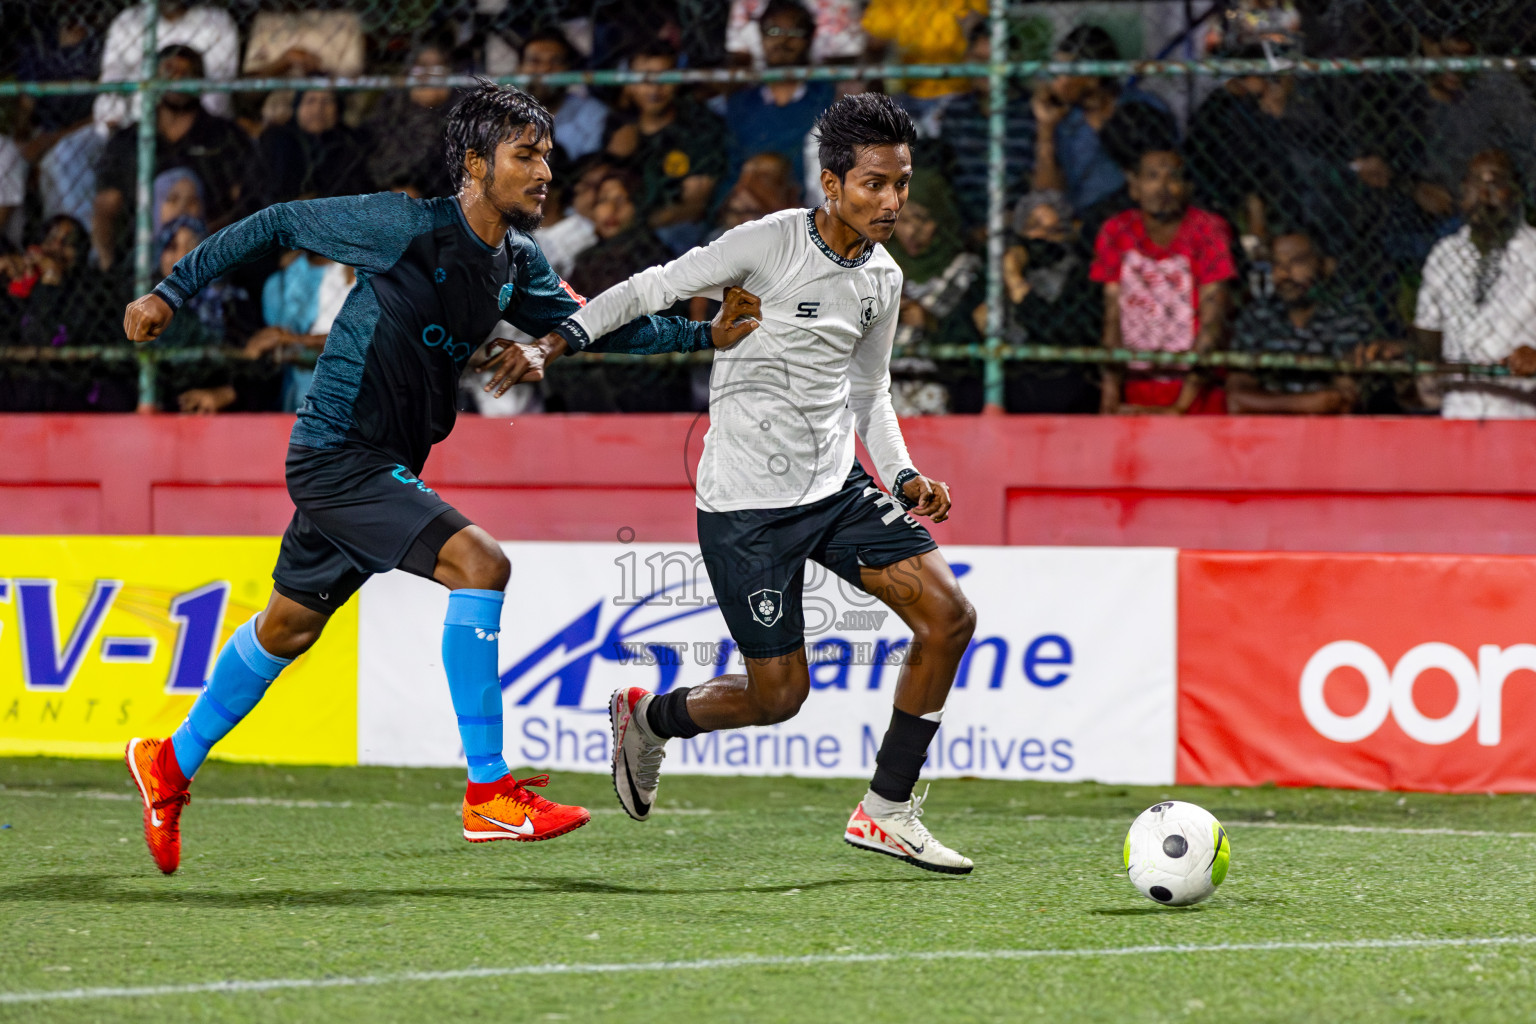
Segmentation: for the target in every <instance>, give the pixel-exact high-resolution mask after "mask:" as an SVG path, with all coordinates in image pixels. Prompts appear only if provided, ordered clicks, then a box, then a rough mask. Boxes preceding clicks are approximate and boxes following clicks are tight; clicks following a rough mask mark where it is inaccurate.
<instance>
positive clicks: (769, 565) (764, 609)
mask: <svg viewBox="0 0 1536 1024" xmlns="http://www.w3.org/2000/svg"><path fill="white" fill-rule="evenodd" d="M937 547H938V545H937V544H935V543H934V542H933V538H932V537H931V536H929V534H928V531H927V530H926V529H924V528H923V526H922V524H920V523H919V522H918V521H917V520H916V519H913V518H912V517H911V516H910V515H908V514H907V513H906V512H904V511H903V510H902V508H901V506H900V505H898V504H896V502H895V499H893V498H891V497H890V496H889V495H888V494H886V493H885V492H884V491H882V490H880V489H879V488H878V487H876V486H875V482H874V480H872V479H871V478H870V476H869V474H868V473H866V472H864V467H863V466H861V465H859V464H858V462H857V461H855V462H854V464H853V471H852V472H850V473H849V474H848V479H847V480H846V481H844V482H843V486H842V489H841V490H839V491H838V492H837V493H836V494H833V495H829V496H828V497H825V498H823V499H821V500H820V501H817V502H813V503H811V504H809V505H799V506H795V507H793V508H764V509H743V510H741V511H738V512H705V511H703V510H702V509H701V510H700V511H699V548H700V552H701V553H702V555H703V557H704V567H705V568H706V569H707V570H708V571H709V581H710V583H711V584H712V585H713V586H714V588H715V600H716V601H717V602H719V604H720V612H721V614H722V615H724V616H725V623H726V625H727V626H728V627H730V630H731V639H733V640H735V641H736V646H737V648H739V649H740V650H741V653H742V654H743V655H745V656H746V657H748V658H775V657H778V656H779V655H782V654H789V653H790V652H792V651H795V650H797V649H799V648H800V647H802V646H804V644H805V610H804V608H803V607H802V605H801V588H802V586H803V584H804V582H805V562H806V560H807V559H810V560H812V561H815V562H819V563H821V564H822V565H824V566H826V567H827V568H828V569H830V570H832V571H833V572H835V573H837V574H838V575H839V576H841V577H842V578H843V579H845V580H847V581H848V582H849V583H852V584H853V585H854V586H856V587H860V588H861V589H862V584H861V582H860V579H859V569H860V568H862V567H868V568H873V569H878V568H880V567H882V566H886V565H891V564H892V563H894V562H900V561H902V560H903V559H906V558H911V557H913V556H914V555H921V554H924V553H926V552H929V551H932V550H934V549H935V548H937Z"/></svg>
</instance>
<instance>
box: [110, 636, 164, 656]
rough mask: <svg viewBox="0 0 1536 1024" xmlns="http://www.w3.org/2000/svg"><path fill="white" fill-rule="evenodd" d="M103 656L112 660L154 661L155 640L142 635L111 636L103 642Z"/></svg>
mask: <svg viewBox="0 0 1536 1024" xmlns="http://www.w3.org/2000/svg"><path fill="white" fill-rule="evenodd" d="M101 656H102V657H103V658H107V659H109V660H112V661H152V660H154V657H155V642H154V641H153V640H150V639H147V638H142V637H128V636H109V637H107V638H106V639H105V640H103V641H102V642H101Z"/></svg>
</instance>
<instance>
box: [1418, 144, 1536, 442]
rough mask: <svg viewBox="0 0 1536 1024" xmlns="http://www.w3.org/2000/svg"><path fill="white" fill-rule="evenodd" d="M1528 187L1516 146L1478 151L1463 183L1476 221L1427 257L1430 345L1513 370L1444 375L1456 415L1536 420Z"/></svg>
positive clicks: (1535, 251) (1422, 330) (1534, 257)
mask: <svg viewBox="0 0 1536 1024" xmlns="http://www.w3.org/2000/svg"><path fill="white" fill-rule="evenodd" d="M1521 194H1522V193H1521V189H1520V183H1519V178H1518V175H1517V174H1516V173H1515V165H1514V161H1513V160H1512V159H1510V156H1509V154H1508V153H1506V152H1505V151H1503V150H1500V149H1490V150H1484V151H1483V152H1481V153H1478V154H1477V155H1476V156H1474V157H1473V158H1472V162H1471V164H1470V165H1469V166H1468V168H1467V174H1466V177H1465V178H1463V179H1462V183H1461V212H1462V215H1463V217H1464V218H1465V220H1466V226H1465V227H1463V228H1462V229H1461V230H1460V231H1457V232H1456V233H1455V234H1454V235H1451V236H1449V237H1448V238H1443V239H1441V240H1440V241H1439V242H1437V243H1436V244H1435V247H1434V248H1433V249H1432V250H1430V253H1429V259H1428V260H1426V261H1425V263H1424V284H1423V286H1422V287H1421V288H1420V290H1419V299H1418V307H1417V309H1416V311H1415V313H1414V328H1415V331H1416V333H1417V336H1418V341H1419V344H1420V349H1421V351H1422V352H1424V353H1425V354H1427V355H1428V356H1429V357H1430V358H1442V359H1445V360H1446V361H1448V362H1465V363H1502V364H1504V365H1505V366H1506V367H1508V368H1509V371H1510V373H1511V374H1512V376H1509V377H1483V378H1474V377H1468V376H1462V375H1451V376H1447V377H1445V378H1443V379H1442V380H1441V381H1440V382H1439V383H1440V386H1441V388H1442V389H1443V393H1444V398H1443V401H1442V404H1441V415H1442V416H1444V417H1445V418H1446V419H1532V418H1536V380H1533V379H1532V378H1533V376H1536V228H1532V227H1531V226H1530V225H1528V224H1526V223H1525V221H1524V218H1523V217H1522V216H1521V200H1520V197H1521Z"/></svg>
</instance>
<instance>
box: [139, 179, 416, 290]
mask: <svg viewBox="0 0 1536 1024" xmlns="http://www.w3.org/2000/svg"><path fill="white" fill-rule="evenodd" d="M431 229H432V213H431V211H430V210H428V209H427V208H426V207H425V205H424V204H423V203H422V201H421V200H417V199H412V198H410V197H409V196H406V195H402V194H400V193H396V192H377V193H374V194H373V195H364V196H342V197H340V198H336V199H310V200H304V201H300V202H293V203H279V204H277V205H276V206H269V207H267V208H266V209H265V210H262V211H261V212H260V213H256V214H252V215H251V216H249V217H246V218H245V219H244V220H240V221H236V222H235V223H234V224H231V225H230V226H229V227H227V228H224V229H223V230H222V231H219V232H216V233H215V234H213V235H211V236H209V237H208V238H206V239H204V240H203V241H202V242H201V243H200V244H199V245H198V246H197V248H195V249H193V250H192V251H191V252H189V253H187V254H186V255H185V256H183V257H182V258H181V260H180V262H178V263H177V264H176V267H175V269H173V270H172V271H171V274H170V276H169V277H167V278H166V279H165V280H163V281H161V282H160V283H159V284H157V285H156V286H155V294H156V295H159V296H160V297H161V298H162V299H164V300H165V301H166V302H168V303H170V305H171V307H172V308H174V309H180V308H181V304H182V303H183V302H185V301H186V300H187V299H188V298H190V297H191V296H193V295H195V294H196V293H197V291H198V290H199V289H200V288H202V287H203V286H204V285H206V284H207V283H208V282H209V281H213V280H215V279H217V278H219V277H222V276H223V275H224V274H226V273H228V272H229V271H230V270H232V269H233V268H235V267H237V266H239V265H240V264H242V263H249V262H250V261H252V260H255V259H260V258H261V257H262V256H265V255H267V254H268V253H270V252H273V251H275V250H278V249H304V250H306V251H308V252H313V253H318V254H319V255H321V256H324V257H325V258H327V259H331V260H335V261H336V262H337V263H345V264H347V265H348V266H350V267H352V268H353V269H355V270H357V271H358V272H359V273H361V274H382V273H383V272H384V271H386V270H388V269H389V268H390V267H392V266H394V264H395V261H397V260H398V259H399V258H400V256H401V254H402V253H404V252H405V250H406V247H407V246H408V245H410V243H411V239H413V238H414V237H416V236H417V235H419V234H421V233H422V232H424V231H429V230H431Z"/></svg>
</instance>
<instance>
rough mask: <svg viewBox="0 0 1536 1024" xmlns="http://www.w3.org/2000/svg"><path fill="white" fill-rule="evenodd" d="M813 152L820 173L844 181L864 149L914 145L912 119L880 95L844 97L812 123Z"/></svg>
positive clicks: (868, 94) (861, 94)
mask: <svg viewBox="0 0 1536 1024" xmlns="http://www.w3.org/2000/svg"><path fill="white" fill-rule="evenodd" d="M812 130H813V131H815V133H816V152H817V155H818V156H819V157H820V158H821V166H822V168H823V169H824V170H828V171H831V172H832V173H833V174H835V175H837V178H838V180H839V181H841V180H842V179H843V178H845V177H847V175H848V172H849V171H851V170H853V165H854V164H856V163H858V160H859V150H861V149H863V148H865V147H867V146H906V147H907V148H908V149H911V147H912V146H913V145H915V144H916V143H917V126H916V125H914V124H913V123H912V115H911V114H908V113H907V112H906V111H905V110H902V109H901V108H900V107H898V106H897V105H896V103H895V102H894V101H893V100H892V99H891V98H890V97H889V96H887V95H885V94H884V93H878V92H863V93H856V94H854V95H852V96H844V97H843V98H842V99H840V100H838V101H837V102H836V103H834V104H832V105H831V106H830V107H828V108H827V109H826V111H825V112H824V113H823V114H822V115H821V116H820V117H818V118H817V119H816V126H815V128H814V129H812Z"/></svg>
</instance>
